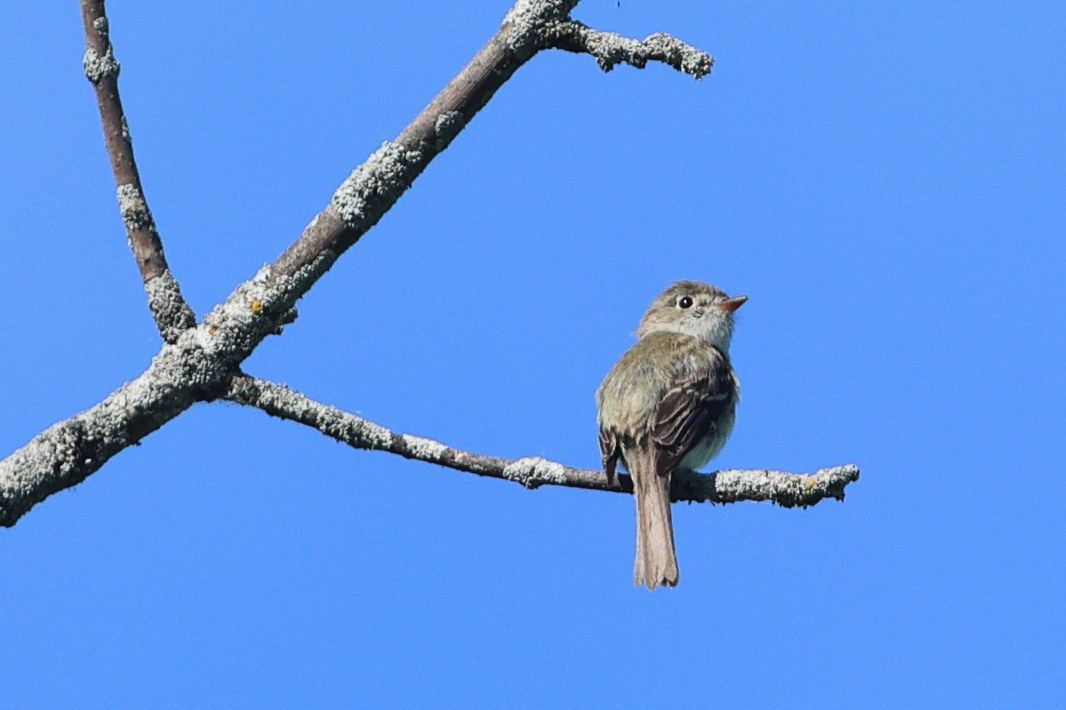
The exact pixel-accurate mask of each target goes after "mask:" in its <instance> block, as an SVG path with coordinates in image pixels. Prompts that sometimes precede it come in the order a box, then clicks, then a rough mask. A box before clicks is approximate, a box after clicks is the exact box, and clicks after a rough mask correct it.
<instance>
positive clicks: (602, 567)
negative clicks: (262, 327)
mask: <svg viewBox="0 0 1066 710" xmlns="http://www.w3.org/2000/svg"><path fill="white" fill-rule="evenodd" d="M506 9H507V1H506V0H493V1H492V2H489V1H487V0H482V1H477V2H463V3H371V2H304V3H275V4H270V3H247V2H246V3H218V2H206V1H201V0H191V1H190V2H182V3H150V4H149V5H146V4H145V3H135V2H128V1H120V0H113V1H112V2H111V3H110V4H109V11H110V17H111V23H112V33H113V39H114V41H115V44H116V48H117V56H118V58H119V60H120V61H121V62H122V63H123V68H122V75H121V89H122V92H123V98H124V100H125V105H126V110H127V114H128V116H129V120H130V124H131V129H132V132H133V136H134V140H135V148H136V151H137V157H138V159H139V162H140V165H141V170H142V175H143V178H144V183H145V188H146V191H147V195H148V198H149V202H150V204H151V206H152V209H153V210H154V213H155V216H156V219H157V221H158V224H159V228H160V231H161V233H162V235H163V238H164V241H165V244H166V249H167V255H168V257H169V259H170V263H171V265H172V267H173V269H174V271H175V273H176V274H177V276H178V278H179V279H180V280H181V283H182V286H183V289H184V292H185V294H186V295H187V296H188V298H189V299H190V301H191V303H192V304H193V306H194V307H195V308H196V310H197V312H198V313H199V314H200V315H201V316H202V315H203V314H204V313H205V312H207V310H208V309H209V308H210V307H211V306H212V305H214V304H215V303H217V302H218V301H220V300H221V299H223V298H225V296H226V295H227V294H228V293H229V292H230V291H231V290H232V289H233V288H234V287H235V285H236V284H237V283H239V282H240V281H241V280H244V279H247V278H249V277H250V276H251V275H252V274H253V273H254V272H255V271H256V269H258V268H259V267H260V266H261V265H262V264H264V263H268V262H270V261H272V260H273V259H275V258H276V257H277V255H278V254H280V253H281V252H282V251H283V250H284V248H285V247H286V246H287V245H288V244H289V243H291V242H292V241H293V240H294V239H295V238H296V236H297V235H298V234H299V232H300V230H301V229H302V227H303V226H304V225H305V224H306V223H307V221H308V220H309V219H310V218H311V217H312V216H313V215H314V214H315V213H316V212H318V211H319V210H320V209H322V208H323V207H324V206H325V204H326V202H327V200H328V198H329V195H330V194H331V192H332V190H333V189H334V188H335V187H336V186H337V185H338V184H339V183H340V181H341V180H342V179H343V178H344V177H345V176H347V174H348V173H349V172H350V171H351V170H352V169H353V168H354V167H355V166H356V165H358V164H359V163H360V162H362V160H363V159H364V158H365V157H366V156H367V155H368V154H369V153H370V152H371V151H373V150H374V149H375V148H377V146H378V145H380V143H381V141H383V140H386V139H390V138H393V137H395V136H396V135H397V134H398V133H399V132H400V131H401V130H402V128H403V127H404V126H405V125H406V124H407V122H408V121H409V120H411V119H412V118H413V117H414V116H415V115H416V114H417V112H418V111H419V110H420V109H421V108H422V107H423V106H424V105H425V104H426V103H428V102H429V100H430V99H431V98H432V97H433V95H434V94H435V93H436V91H438V90H439V89H440V88H441V87H442V86H444V84H445V83H446V82H447V81H448V80H449V79H450V78H451V77H452V76H453V75H454V74H455V73H456V72H457V71H458V70H459V69H460V68H461V67H462V66H463V65H464V64H465V62H466V61H467V60H468V59H469V58H470V57H471V56H473V54H474V53H475V52H476V51H477V49H478V48H479V47H480V46H481V45H482V44H483V43H484V42H485V41H486V40H487V39H488V37H490V36H491V34H492V33H493V32H494V31H495V29H496V28H497V27H498V26H499V21H500V19H501V18H502V16H503V14H504V12H505V11H506ZM575 16H576V17H578V18H579V19H581V20H583V21H585V22H588V23H589V24H591V25H593V26H595V27H598V28H600V29H604V30H613V31H618V32H622V33H624V34H626V35H629V36H637V37H643V36H645V35H647V34H649V33H652V32H659V31H664V32H670V33H673V34H675V35H677V36H679V37H681V38H684V39H686V40H688V41H690V42H692V43H694V44H696V45H697V46H699V47H701V48H704V49H706V50H708V51H710V52H711V53H712V54H714V55H715V57H716V59H717V65H716V68H715V71H714V73H713V75H712V76H711V77H709V78H708V79H706V80H705V81H703V82H700V83H697V82H694V81H692V80H691V79H690V78H688V77H684V76H682V75H679V74H677V73H676V72H674V71H672V70H669V69H667V68H664V67H662V66H652V67H650V68H648V69H647V70H645V71H643V72H639V71H636V70H633V69H631V68H627V67H620V68H618V69H617V70H616V71H614V72H612V73H611V74H607V75H605V74H603V73H602V72H601V71H600V70H599V69H598V68H597V66H596V64H595V62H594V61H593V60H592V59H591V58H589V57H587V56H576V55H569V54H564V53H547V54H544V55H541V56H539V57H537V58H536V59H535V60H534V61H532V62H531V63H530V64H529V65H527V66H526V67H524V68H523V69H522V70H521V71H520V72H519V73H518V74H517V75H516V76H515V77H514V79H513V80H512V81H511V82H509V83H508V84H507V85H506V86H505V87H504V88H503V90H502V91H500V93H499V94H498V95H497V96H496V98H495V99H494V100H493V101H492V102H491V103H490V104H489V106H488V107H487V108H486V109H485V110H484V111H483V112H482V113H481V114H480V115H479V116H478V117H477V119H476V120H475V121H474V122H473V123H472V124H471V125H470V126H469V127H468V129H467V130H466V131H464V132H463V133H462V134H461V135H460V136H459V138H458V139H457V140H456V141H455V143H454V144H453V145H452V147H451V148H450V149H449V150H448V151H447V152H446V153H445V154H443V155H442V156H440V157H439V158H438V159H437V160H436V161H435V162H434V163H433V164H432V165H431V166H430V168H429V169H428V170H427V172H426V173H425V174H424V175H423V177H422V178H420V179H419V181H418V182H417V183H416V185H415V187H414V188H413V189H412V190H411V191H410V192H409V193H407V194H406V195H405V196H404V197H403V199H402V200H401V201H400V203H399V204H398V205H397V206H396V208H395V209H394V210H393V211H392V212H390V213H389V214H388V215H387V216H386V217H385V218H384V219H383V220H382V222H381V223H380V224H379V226H377V227H376V228H375V229H374V230H373V231H372V232H371V233H369V234H368V235H367V236H366V237H365V238H364V240H363V241H362V242H360V243H359V244H358V245H357V246H356V247H354V248H353V249H352V250H351V251H350V252H348V253H347V254H345V256H344V258H343V259H342V260H341V261H340V263H339V264H338V265H337V266H336V267H334V269H333V270H332V271H331V272H330V273H329V274H328V275H327V277H326V278H324V279H323V280H322V281H321V282H320V283H319V284H318V286H317V287H316V288H315V289H314V290H313V291H312V293H311V294H310V295H309V296H307V297H306V298H305V299H304V300H303V301H302V302H301V304H300V312H301V316H300V318H299V320H298V321H297V323H296V324H294V325H292V326H290V327H289V328H288V329H287V330H286V332H285V334H284V335H283V336H282V337H280V338H271V339H270V340H268V341H267V342H265V343H264V344H263V346H262V347H261V348H260V349H259V351H258V352H256V353H255V355H254V356H253V357H252V358H251V359H250V360H249V361H248V363H247V369H248V371H249V372H251V373H253V374H256V375H259V376H262V377H267V378H272V379H277V380H280V381H282V382H285V383H287V384H289V385H291V386H293V387H295V388H297V389H299V390H301V391H303V392H305V393H307V394H309V395H310V396H312V397H315V398H317V399H320V400H322V401H324V402H328V403H330V404H334V405H337V406H339V407H342V408H344V409H347V410H349V411H353V412H357V413H360V414H362V415H363V416H366V417H368V418H370V419H371V420H373V421H376V422H379V423H381V424H384V425H386V426H389V427H392V428H394V429H396V430H398V431H404V432H410V433H415V434H419V435H423V436H428V437H432V438H435V439H438V440H440V441H443V442H446V443H448V444H451V445H455V446H458V447H462V448H467V449H470V450H474V451H478V452H482V453H488V454H494V455H500V456H509V457H517V456H524V455H542V456H546V457H548V458H551V459H554V460H559V461H564V462H566V463H568V464H571V465H576V466H584V467H594V466H596V465H597V463H598V451H597V445H596V426H595V405H594V401H593V392H594V390H595V388H596V386H597V384H598V383H599V381H600V379H601V378H602V376H603V375H604V373H605V372H606V371H607V370H608V368H609V367H610V366H611V364H612V363H613V362H614V360H615V359H616V358H617V357H618V356H619V355H620V354H621V353H622V352H623V351H624V350H625V349H626V348H627V347H628V346H629V345H630V343H631V342H632V332H633V330H634V329H635V326H636V322H637V320H638V318H639V316H640V314H641V313H642V312H643V309H644V308H645V306H646V305H647V303H648V302H649V301H650V300H651V299H652V298H653V297H654V296H655V295H656V294H657V293H658V292H659V291H660V290H661V289H663V288H664V287H665V286H666V285H668V284H669V283H670V282H671V281H673V280H675V279H679V278H695V279H701V280H706V281H711V282H713V283H715V284H717V285H719V286H721V287H722V288H724V289H726V290H727V291H729V292H730V293H744V294H747V295H748V296H749V297H750V298H751V300H750V302H749V303H748V305H747V306H745V307H744V309H743V310H742V311H740V313H739V316H740V318H739V323H738V328H737V334H736V338H735V341H734V348H733V358H734V363H735V366H736V368H737V370H738V372H739V374H740V378H741V381H742V383H743V387H744V400H743V403H742V405H741V408H740V410H739V413H738V421H737V427H736V431H735V433H734V435H733V438H732V441H731V442H730V443H729V445H728V446H727V447H726V449H725V450H724V452H723V453H722V454H721V456H720V457H719V459H718V460H717V461H716V462H715V463H714V466H715V467H721V468H727V467H740V468H760V467H770V468H780V469H784V470H790V471H811V470H814V469H816V468H819V467H822V466H830V465H837V464H843V463H848V462H855V463H857V464H859V465H860V466H861V467H862V472H863V473H862V479H861V480H860V481H859V482H858V483H856V484H854V485H853V486H851V487H850V488H849V489H848V498H847V500H846V502H844V503H838V502H835V501H829V502H826V503H823V504H821V505H819V506H817V507H815V508H813V509H810V510H805V511H804V510H784V509H780V508H777V507H773V506H770V505H756V504H746V505H735V506H726V507H710V506H685V505H681V506H678V507H677V509H676V514H675V516H676V528H677V542H678V547H679V551H680V560H681V569H682V583H681V586H680V587H678V588H677V589H676V590H673V591H668V590H663V591H657V592H655V593H648V592H647V591H644V590H635V589H633V588H632V586H631V582H630V579H631V564H632V555H633V511H632V501H631V500H630V499H629V498H627V497H625V496H618V495H607V494H602V493H592V492H586V491H576V490H569V489H541V490H538V491H535V492H530V491H526V490H524V489H522V488H520V487H518V486H516V485H514V484H511V483H507V482H500V481H490V480H482V479H479V478H477V477H474V476H470V475H467V474H462V473H458V472H454V471H450V470H444V469H439V468H436V467H433V466H430V465H427V464H422V463H416V462H410V461H406V460H402V459H400V458H397V457H394V456H390V455H386V454H380V453H368V452H362V451H353V450H351V449H349V448H347V447H345V446H342V445H339V444H337V443H335V442H333V441H331V440H329V439H326V438H324V437H323V436H321V435H320V434H318V433H317V432H315V431H313V430H309V429H307V428H303V427H300V426H298V425H296V424H292V423H286V422H281V421H278V420H272V419H270V418H268V417H267V416H265V415H264V414H262V413H261V412H258V411H255V410H251V409H243V408H240V407H237V406H235V405H228V404H214V405H200V406H197V407H196V408H194V409H193V410H191V411H189V412H187V413H186V414H184V415H183V416H181V417H180V418H179V419H177V420H175V421H174V422H172V423H171V424H169V425H168V426H166V427H165V428H164V429H163V430H161V431H159V432H158V433H156V434H153V435H152V436H151V437H149V438H148V439H147V440H145V441H144V442H143V445H141V446H139V447H135V448H132V449H130V450H128V451H124V452H123V453H121V454H120V455H119V456H117V457H116V458H115V459H113V460H112V461H111V462H110V463H109V464H108V465H107V466H106V467H105V468H104V469H103V470H101V471H100V472H99V473H98V474H96V475H94V476H93V477H91V478H90V479H89V480H88V481H87V482H85V483H84V484H83V485H81V486H79V487H78V488H77V489H75V490H72V491H66V492H63V493H61V494H59V495H56V496H54V497H53V498H51V499H49V500H48V501H46V502H45V503H43V504H41V505H39V506H38V507H37V508H35V509H34V510H33V511H32V512H31V513H30V514H29V515H27V516H26V517H25V518H24V519H23V520H22V521H21V522H20V523H19V524H18V525H17V526H16V527H15V528H13V529H8V530H0V619H2V625H3V629H4V631H3V634H2V641H0V679H2V680H0V683H2V687H3V693H2V695H3V704H4V706H5V707H14V708H28V707H75V706H81V707H87V706H93V705H101V706H102V705H106V706H110V707H146V706H148V707H152V706H164V707H165V706H170V705H186V706H189V705H208V706H215V707H223V706H237V707H240V706H244V707H293V706H301V705H303V706H344V705H349V706H351V705H356V704H365V705H372V706H386V705H389V706H391V705H399V706H433V707H440V706H443V707H469V706H505V705H506V706H513V707H547V706H564V707H566V706H569V707H576V706H606V705H611V706H616V707H628V706H645V707H647V706H652V707H657V706H678V705H683V704H684V705H690V706H711V705H718V706H724V707H997V706H998V707H1062V705H1063V703H1066V687H1064V686H1066V682H1064V680H1063V650H1062V649H1063V645H1064V640H1066V639H1064V636H1066V634H1064V626H1066V624H1064V620H1063V616H1064V614H1063V602H1062V599H1063V586H1064V581H1066V580H1064V574H1063V543H1064V539H1066V525H1064V524H1063V500H1064V495H1066V485H1064V479H1066V476H1064V471H1063V461H1064V459H1066V446H1064V443H1063V439H1064V436H1063V424H1064V422H1063V415H1062V412H1063V395H1064V393H1066V387H1064V385H1066V381H1064V375H1063V371H1064V368H1063V359H1064V357H1063V355H1064V353H1063V351H1064V349H1066V348H1064V345H1066V336H1064V335H1063V312H1064V306H1066V299H1064V296H1063V293H1064V288H1063V280H1064V277H1066V247H1064V236H1066V235H1064V231H1066V207H1064V205H1066V190H1064V178H1066V139H1064V126H1066V80H1064V75H1063V71H1064V70H1063V68H1064V66H1066V51H1064V46H1066V42H1064V37H1066V6H1064V5H1063V4H1062V3H1061V2H1018V3H980V2H941V3H906V2H905V3H852V2H808V3H772V4H771V3H752V2H714V3H706V2H701V1H696V0H686V1H677V2H647V1H646V0H623V2H622V4H621V7H618V6H617V4H616V2H614V0H609V1H605V0H587V1H586V2H585V3H583V4H582V5H581V6H579V7H578V9H577V12H576V13H575ZM4 17H5V21H4V23H3V25H2V26H0V57H2V58H3V65H4V69H3V71H2V73H0V92H2V95H3V97H4V105H5V107H4V109H3V111H2V112H0V129H2V133H3V136H4V140H3V141H2V144H0V175H3V176H4V177H3V185H4V187H3V208H2V210H0V239H2V240H3V246H4V249H3V251H4V254H5V256H4V258H3V260H2V264H0V346H2V347H0V394H2V400H0V455H7V454H8V453H9V452H11V451H13V450H14V449H16V448H17V447H19V446H21V445H23V444H24V443H25V442H26V441H28V440H29V439H30V438H31V437H33V436H34V435H35V434H37V433H38V432H40V431H41V430H42V429H44V428H45V427H47V426H49V425H51V424H52V423H53V422H56V421H59V420H61V419H64V418H66V417H68V416H70V415H72V414H74V413H75V412H77V411H80V410H82V409H84V408H87V407H89V406H91V405H92V404H94V403H96V402H98V401H99V400H100V399H102V398H103V397H105V396H106V395H107V394H108V393H109V392H110V391H112V390H113V389H114V388H116V387H117V386H119V385H120V384H121V383H123V382H124V381H127V380H130V379H132V378H133V377H135V376H136V375H137V374H138V373H140V372H141V371H142V370H143V369H144V368H145V367H146V365H147V364H148V362H149V360H150V358H151V357H152V355H153V354H154V353H155V352H156V350H157V349H158V336H157V335H156V333H155V329H154V327H153V325H152V323H151V321H150V319H149V317H148V315H147V310H146V308H145V306H144V295H143V292H142V288H141V284H140V279H139V276H138V274H137V271H136V268H135V266H134V263H133V260H132V258H131V256H130V254H129V253H128V248H127V246H126V243H125V238H124V236H123V231H122V225H121V222H120V220H119V217H118V213H117V208H116V205H115V199H114V191H115V188H114V185H113V182H112V178H111V174H110V169H109V167H108V162H107V158H106V155H105V153H104V149H103V142H102V139H101V132H100V127H99V120H98V117H97V111H96V106H95V102H94V99H93V96H92V91H91V88H90V86H89V84H88V82H87V81H86V80H85V79H84V77H83V76H82V71H81V57H82V53H83V48H84V45H83V38H82V30H81V21H80V17H79V14H78V8H77V3H74V2H66V3H14V4H12V5H11V6H10V7H7V8H5V11H4Z"/></svg>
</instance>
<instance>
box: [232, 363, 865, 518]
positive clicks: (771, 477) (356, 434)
mask: <svg viewBox="0 0 1066 710" xmlns="http://www.w3.org/2000/svg"><path fill="white" fill-rule="evenodd" d="M222 397H223V399H227V400H229V401H231V402H236V403H237V404H243V405H246V406H249V407H255V408H256V409H261V410H263V411H264V412H266V413H267V414H269V415H270V416H273V417H278V418H279V419H287V420H289V421H293V422H299V423H300V424H304V425H306V426H309V427H312V428H314V429H317V430H318V431H320V432H322V433H323V434H325V435H326V436H328V437H330V438H331V439H336V440H337V441H340V442H341V443H344V444H348V445H349V446H351V447H352V448H355V449H366V450H370V451H388V452H389V453H393V454H397V455H399V456H403V457H404V458H408V459H415V460H417V461H425V462H426V463H433V464H437V465H438V466H443V467H445V468H451V469H455V470H457V471H465V472H467V473H475V474H477V475H479V476H485V477H488V478H500V479H504V480H508V481H514V482H516V483H520V484H522V485H523V486H525V487H526V488H531V489H532V488H539V487H540V486H545V485H547V486H566V487H569V488H585V489H589V490H596V491H613V492H616V493H632V492H633V483H632V481H631V480H630V478H629V476H627V475H625V474H620V475H618V476H616V477H615V479H614V480H610V481H609V480H608V479H607V475H606V474H605V473H604V472H603V471H591V470H588V469H581V468H571V467H569V466H564V465H563V464H561V463H556V462H554V461H547V460H545V459H542V458H538V457H528V458H521V459H515V460H511V459H504V458H498V457H495V456H484V455H482V454H475V453H471V452H469V451H461V450H459V449H455V448H452V447H450V446H446V445H445V444H442V443H440V442H439V441H433V440H432V439H425V438H422V437H420V436H412V435H410V434H397V433H396V432H393V431H390V430H389V429H386V428H385V427H383V426H381V425H379V424H375V423H373V422H370V421H367V420H366V419H363V418H362V417H357V416H356V415H354V414H349V413H348V412H343V411H341V410H339V409H337V408H336V407H331V406H328V405H325V404H321V403H319V402H316V401H314V400H313V399H311V398H309V397H307V396H306V395H304V394H301V393H299V392H296V391H293V390H291V389H289V388H288V387H286V386H285V385H281V384H277V383H274V382H267V381H265V380H261V379H258V378H255V377H249V376H248V375H244V374H241V375H237V376H235V377H233V379H232V380H230V384H229V387H228V389H227V390H226V392H225V394H224V395H223V396H222ZM858 479H859V469H858V467H857V466H854V465H851V464H848V465H845V466H837V467H835V468H826V469H822V470H820V471H818V472H817V473H816V474H814V475H806V474H794V473H783V472H780V471H767V470H755V471H735V470H731V471H718V472H717V473H694V474H692V475H690V476H679V477H677V480H675V482H674V487H673V490H672V492H671V493H672V498H673V500H675V501H688V502H691V503H706V502H710V503H737V502H740V501H770V502H772V503H776V504H778V505H781V506H784V507H786V508H792V507H797V506H799V507H803V508H806V507H808V506H812V505H814V504H816V503H818V502H819V501H821V500H824V499H826V498H835V499H837V500H843V499H844V487H845V486H847V485H848V484H849V483H852V482H853V481H857V480H858Z"/></svg>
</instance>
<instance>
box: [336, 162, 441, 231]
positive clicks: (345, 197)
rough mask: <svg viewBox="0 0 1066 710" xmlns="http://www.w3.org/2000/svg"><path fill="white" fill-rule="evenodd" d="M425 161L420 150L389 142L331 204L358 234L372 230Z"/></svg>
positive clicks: (361, 168) (337, 192) (359, 168)
mask: <svg viewBox="0 0 1066 710" xmlns="http://www.w3.org/2000/svg"><path fill="white" fill-rule="evenodd" d="M422 159H423V156H422V153H421V152H419V151H417V150H412V151H409V150H407V149H406V148H404V147H403V146H402V145H400V144H399V143H395V142H393V141H385V142H384V143H382V145H381V147H380V148H378V149H377V150H376V151H375V152H374V153H373V154H372V155H371V156H370V157H369V158H367V160H366V162H365V163H363V164H362V165H360V166H359V167H358V168H356V169H355V171H354V172H352V174H351V175H350V176H348V179H346V180H345V181H344V182H343V183H341V186H340V187H339V188H337V191H336V192H335V193H334V194H333V198H332V199H331V200H330V204H331V205H332V207H333V209H334V210H336V212H337V214H338V216H340V218H341V219H342V220H344V223H345V225H347V226H348V228H349V229H351V230H353V231H355V232H356V233H357V234H362V233H363V232H365V231H366V230H367V229H369V228H370V227H372V226H373V225H374V224H375V223H376V222H377V221H378V220H379V219H380V218H381V215H382V214H383V213H384V210H385V207H386V206H388V205H391V204H392V203H393V202H395V201H396V200H397V199H399V197H400V195H402V194H403V192H404V190H406V189H407V188H408V186H409V183H410V180H409V178H408V175H409V171H410V170H411V169H412V168H414V167H415V166H417V164H418V163H420V162H421V161H422Z"/></svg>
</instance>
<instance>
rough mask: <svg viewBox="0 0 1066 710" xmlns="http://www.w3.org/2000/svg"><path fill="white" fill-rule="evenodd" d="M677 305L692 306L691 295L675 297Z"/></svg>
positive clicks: (682, 306)
mask: <svg viewBox="0 0 1066 710" xmlns="http://www.w3.org/2000/svg"><path fill="white" fill-rule="evenodd" d="M677 307H678V308H691V307H692V296H682V297H681V298H679V299H677Z"/></svg>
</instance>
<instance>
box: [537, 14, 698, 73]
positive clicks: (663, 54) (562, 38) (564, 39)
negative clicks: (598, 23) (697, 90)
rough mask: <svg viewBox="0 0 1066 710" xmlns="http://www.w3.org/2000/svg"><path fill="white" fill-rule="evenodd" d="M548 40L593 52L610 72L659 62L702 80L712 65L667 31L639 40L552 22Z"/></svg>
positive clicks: (573, 49)
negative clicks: (619, 68)
mask: <svg viewBox="0 0 1066 710" xmlns="http://www.w3.org/2000/svg"><path fill="white" fill-rule="evenodd" d="M548 42H549V43H550V46H552V47H554V48H556V49H562V50H565V51H567V52H576V53H581V54H590V55H592V57H594V58H595V59H596V62H597V63H598V64H599V65H600V68H601V69H603V70H604V71H611V70H612V69H614V68H615V66H617V65H618V64H629V65H630V66H633V67H636V68H637V69H643V68H644V67H645V66H646V65H647V64H648V62H662V63H663V64H667V65H669V66H671V67H673V68H674V69H676V70H678V71H679V72H683V73H685V74H689V75H691V76H693V77H695V78H696V79H702V78H703V77H705V76H707V75H708V74H710V73H711V68H712V67H713V66H714V58H713V57H712V56H711V55H709V54H707V53H706V52H704V51H702V50H700V49H697V48H695V47H693V46H692V45H690V44H686V43H685V42H682V41H681V40H679V39H676V38H674V37H671V36H670V35H668V34H662V33H658V34H653V35H650V36H648V37H646V38H645V39H644V40H643V41H638V40H635V39H631V38H629V37H623V36H622V35H619V34H615V33H614V32H600V31H598V30H594V29H592V28H591V27H588V26H587V25H584V24H582V23H580V22H577V21H576V20H567V21H565V22H560V23H557V24H555V25H553V26H552V27H551V28H550V29H549V30H548Z"/></svg>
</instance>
